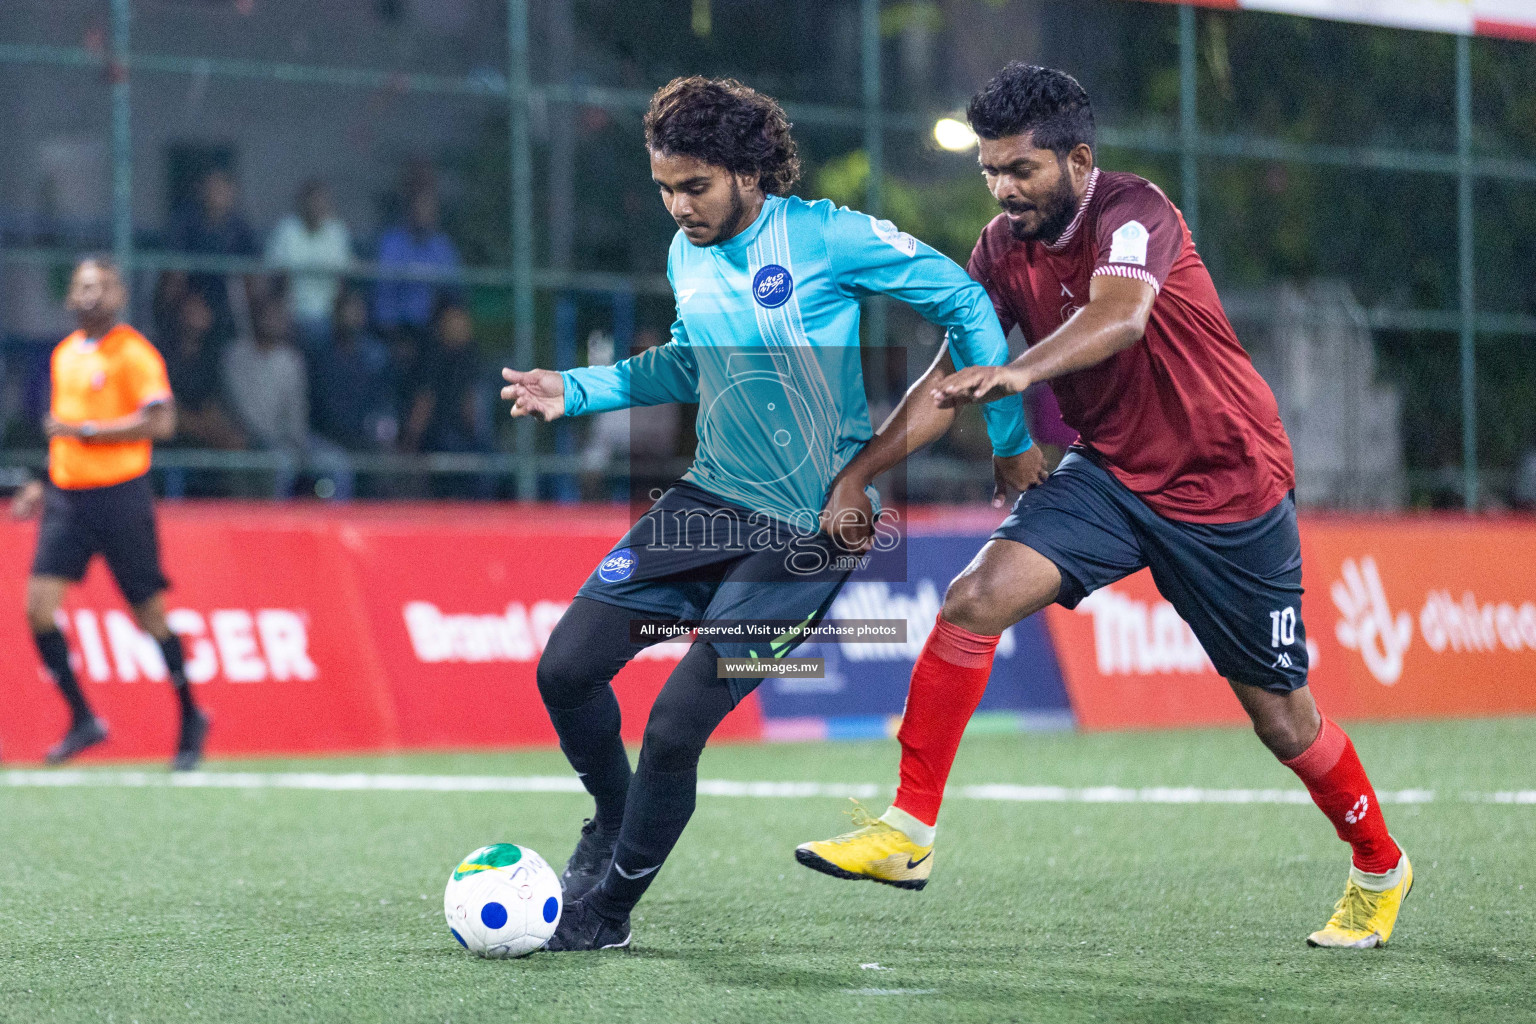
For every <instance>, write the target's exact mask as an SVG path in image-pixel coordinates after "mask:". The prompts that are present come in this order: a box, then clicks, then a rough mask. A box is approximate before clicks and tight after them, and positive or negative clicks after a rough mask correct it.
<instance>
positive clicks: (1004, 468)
mask: <svg viewBox="0 0 1536 1024" xmlns="http://www.w3.org/2000/svg"><path fill="white" fill-rule="evenodd" d="M1050 475H1051V474H1050V471H1049V470H1047V469H1046V468H1045V453H1044V452H1043V451H1041V450H1040V442H1039V441H1036V442H1035V443H1034V444H1033V445H1031V446H1030V447H1029V450H1028V451H1023V452H1020V453H1019V454H1017V455H1010V456H1008V457H1007V458H1002V457H1000V456H997V455H994V456H992V482H993V485H994V488H993V491H992V507H993V508H1002V507H1003V506H1004V505H1006V504H1007V503H1008V498H1009V497H1010V496H1011V495H1015V494H1019V493H1022V492H1024V491H1027V490H1029V489H1030V488H1031V487H1039V486H1040V485H1041V484H1043V483H1045V478H1046V477H1048V476H1050Z"/></svg>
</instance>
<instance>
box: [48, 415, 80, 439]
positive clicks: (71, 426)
mask: <svg viewBox="0 0 1536 1024" xmlns="http://www.w3.org/2000/svg"><path fill="white" fill-rule="evenodd" d="M43 433H44V434H47V435H48V436H49V437H79V436H80V425H79V424H78V423H65V422H64V421H63V420H58V419H54V418H53V414H52V413H49V414H48V415H47V416H44V417H43Z"/></svg>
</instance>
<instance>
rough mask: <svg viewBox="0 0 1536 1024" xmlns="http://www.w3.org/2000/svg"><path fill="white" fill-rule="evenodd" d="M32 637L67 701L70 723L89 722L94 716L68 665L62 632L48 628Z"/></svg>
mask: <svg viewBox="0 0 1536 1024" xmlns="http://www.w3.org/2000/svg"><path fill="white" fill-rule="evenodd" d="M32 639H33V640H35V641H36V642H37V653H38V654H40V655H42V658H43V664H44V665H46V666H48V671H49V672H51V673H53V681H54V683H56V684H57V685H58V687H59V692H60V693H62V694H64V699H65V700H66V701H67V702H68V703H69V713H70V715H71V716H72V717H73V718H74V721H73V723H72V724H73V725H80V724H82V723H84V722H89V721H90V720H91V719H92V718H93V717H94V716H93V715H92V714H91V706H90V705H89V704H87V703H86V702H85V694H83V693H81V692H80V684H79V683H78V682H76V681H75V670H74V669H72V668H70V667H69V645H68V644H66V643H65V642H64V634H63V633H60V632H59V631H58V630H57V629H50V630H49V631H48V632H46V633H33V634H32Z"/></svg>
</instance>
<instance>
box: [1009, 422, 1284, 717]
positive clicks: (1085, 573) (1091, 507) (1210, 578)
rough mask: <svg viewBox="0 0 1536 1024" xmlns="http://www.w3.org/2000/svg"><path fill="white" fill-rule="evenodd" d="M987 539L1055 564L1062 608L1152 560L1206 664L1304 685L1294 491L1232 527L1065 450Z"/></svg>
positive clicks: (1256, 680) (1243, 677) (1237, 677)
mask: <svg viewBox="0 0 1536 1024" xmlns="http://www.w3.org/2000/svg"><path fill="white" fill-rule="evenodd" d="M992 537H993V538H994V539H1002V540H1012V541H1018V542H1019V543H1020V544H1024V545H1026V546H1028V547H1030V548H1033V549H1034V550H1036V551H1038V552H1040V553H1041V554H1042V555H1044V556H1045V557H1046V558H1049V559H1050V560H1051V561H1052V562H1054V563H1055V564H1056V567H1057V568H1058V569H1060V570H1061V593H1060V595H1059V596H1058V597H1057V598H1056V603H1057V604H1060V605H1063V606H1065V607H1067V608H1075V607H1077V604H1078V602H1079V601H1081V600H1082V599H1083V598H1085V597H1087V596H1088V595H1089V594H1091V593H1093V592H1094V591H1095V590H1098V589H1099V588H1100V587H1106V586H1108V585H1109V584H1111V583H1113V582H1115V581H1116V580H1119V579H1123V578H1124V577H1126V576H1129V575H1130V574H1131V573H1133V572H1136V571H1138V570H1140V569H1143V568H1148V567H1150V568H1151V570H1152V581H1153V582H1154V583H1156V584H1157V589H1158V591H1159V592H1160V593H1161V594H1162V595H1163V597H1165V598H1167V599H1168V601H1169V603H1171V604H1172V605H1173V607H1174V609H1175V610H1176V611H1178V613H1179V615H1181V616H1182V617H1183V618H1184V621H1185V622H1187V623H1189V626H1190V628H1191V629H1193V630H1194V633H1195V636H1196V637H1197V638H1198V639H1199V641H1200V645H1201V646H1202V647H1204V648H1205V653H1206V654H1208V655H1209V656H1210V659H1211V662H1212V664H1214V665H1215V666H1216V671H1218V672H1220V673H1221V674H1222V675H1223V676H1225V677H1226V678H1227V679H1230V680H1232V681H1233V682H1238V683H1246V684H1248V685H1249V686H1259V687H1263V688H1264V689H1266V690H1273V691H1274V692H1276V693H1288V692H1290V691H1291V690H1294V689H1296V688H1298V687H1301V686H1305V685H1306V682H1307V636H1306V631H1305V630H1304V629H1303V628H1302V624H1301V537H1300V535H1299V534H1298V533H1297V531H1296V501H1295V498H1294V496H1287V497H1286V498H1284V499H1282V500H1281V502H1280V504H1278V505H1276V506H1275V507H1274V508H1272V509H1270V510H1269V511H1268V512H1266V513H1264V514H1263V515H1261V516H1259V517H1258V518H1256V519H1249V520H1247V521H1245V522H1241V523H1221V524H1214V523H1184V522H1178V521H1175V520H1172V519H1165V518H1163V517H1162V516H1160V515H1158V514H1157V513H1156V512H1153V511H1152V509H1151V508H1149V507H1148V506H1147V504H1146V503H1145V502H1143V501H1142V500H1141V499H1140V498H1138V497H1136V495H1135V494H1134V493H1132V492H1131V490H1130V489H1129V488H1128V487H1126V486H1125V485H1124V484H1122V483H1121V482H1120V481H1119V480H1117V479H1115V477H1114V476H1113V475H1112V474H1110V473H1109V472H1108V471H1107V470H1105V469H1103V468H1101V467H1100V466H1098V465H1096V464H1095V463H1094V462H1093V461H1092V460H1091V459H1089V458H1087V457H1086V456H1084V455H1082V454H1081V453H1079V452H1071V453H1069V454H1068V455H1067V457H1066V458H1065V459H1062V461H1061V466H1060V467H1059V468H1057V470H1056V472H1054V473H1052V474H1051V476H1050V478H1049V479H1047V480H1046V482H1045V483H1043V484H1041V485H1040V486H1039V487H1036V488H1035V489H1034V490H1030V491H1025V492H1024V493H1023V494H1021V495H1019V499H1018V501H1016V502H1015V503H1014V506H1013V511H1012V512H1011V513H1010V514H1009V516H1008V518H1007V519H1004V520H1003V522H1002V525H1001V526H999V527H998V528H997V530H996V531H995V532H993V534H992Z"/></svg>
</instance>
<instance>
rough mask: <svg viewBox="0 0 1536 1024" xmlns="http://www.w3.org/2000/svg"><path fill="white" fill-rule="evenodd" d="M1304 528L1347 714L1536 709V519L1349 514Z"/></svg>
mask: <svg viewBox="0 0 1536 1024" xmlns="http://www.w3.org/2000/svg"><path fill="white" fill-rule="evenodd" d="M1305 539H1306V543H1307V546H1308V555H1309V557H1310V559H1311V564H1309V565H1308V567H1307V586H1308V588H1309V591H1310V592H1309V594H1308V597H1309V598H1311V599H1312V603H1311V604H1310V605H1309V616H1310V617H1309V619H1308V625H1309V626H1311V627H1312V628H1313V629H1314V630H1315V632H1316V634H1317V635H1318V636H1319V637H1320V638H1321V639H1323V640H1324V642H1325V643H1329V644H1332V645H1335V646H1334V649H1335V650H1336V651H1337V653H1336V654H1334V655H1333V657H1332V658H1331V659H1329V660H1330V661H1331V662H1332V664H1331V665H1329V670H1330V671H1329V681H1330V683H1332V684H1333V686H1334V688H1335V689H1336V690H1337V693H1338V697H1339V699H1340V700H1341V701H1343V702H1347V703H1346V706H1345V709H1344V710H1341V712H1340V713H1342V714H1356V715H1365V716H1369V717H1375V718H1402V717H1413V716H1423V715H1461V714H1473V715H1482V714H1504V713H1520V712H1524V713H1529V712H1533V711H1536V524H1529V523H1517V522H1508V523H1499V522H1494V523H1478V522H1476V521H1467V520H1460V519H1446V520H1435V519H1431V520H1425V521H1419V522H1414V521H1411V520H1410V521H1407V522H1404V521H1397V522H1394V523H1392V524H1391V526H1390V527H1389V528H1385V529H1384V528H1381V527H1376V526H1373V525H1372V524H1370V523H1369V522H1364V523H1360V524H1355V523H1348V522H1342V523H1338V524H1324V525H1320V526H1318V527H1315V528H1313V529H1310V530H1307V531H1306V533H1305ZM1323 598H1325V599H1326V603H1324V600H1323ZM1326 657H1327V655H1326V654H1325V658H1326Z"/></svg>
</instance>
